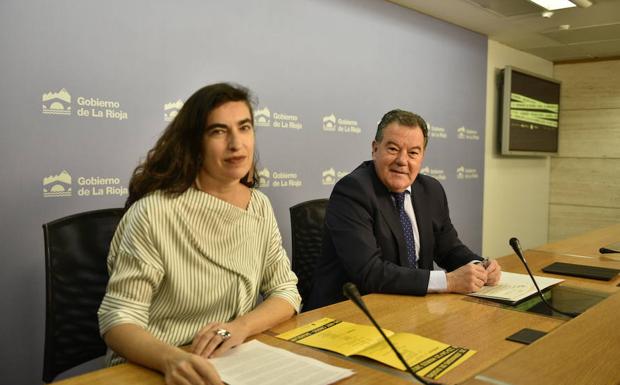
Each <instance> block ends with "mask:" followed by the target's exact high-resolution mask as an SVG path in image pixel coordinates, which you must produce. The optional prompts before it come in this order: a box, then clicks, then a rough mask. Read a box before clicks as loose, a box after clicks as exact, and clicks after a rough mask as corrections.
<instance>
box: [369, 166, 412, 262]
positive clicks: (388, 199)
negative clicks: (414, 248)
mask: <svg viewBox="0 0 620 385" xmlns="http://www.w3.org/2000/svg"><path fill="white" fill-rule="evenodd" d="M371 162H372V161H371ZM370 169H371V173H372V176H373V178H372V180H373V184H374V190H375V196H376V197H377V206H378V208H379V212H380V213H381V216H382V217H383V219H384V220H385V222H387V224H388V226H389V228H390V230H391V231H392V234H393V235H394V239H395V240H396V244H397V245H398V261H399V263H400V265H401V266H409V262H408V261H407V245H406V244H405V236H404V234H403V227H402V226H401V224H400V218H399V217H398V213H397V212H396V207H395V206H394V201H393V200H392V196H391V195H390V192H389V191H388V189H387V188H386V187H385V186H384V185H383V183H381V181H380V180H379V177H377V174H376V172H375V167H374V163H371V164H370Z"/></svg>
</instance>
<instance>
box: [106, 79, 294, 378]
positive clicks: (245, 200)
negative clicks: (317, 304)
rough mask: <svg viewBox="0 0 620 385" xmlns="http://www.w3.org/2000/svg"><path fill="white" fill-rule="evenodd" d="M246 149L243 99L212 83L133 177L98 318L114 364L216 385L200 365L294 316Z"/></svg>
mask: <svg viewBox="0 0 620 385" xmlns="http://www.w3.org/2000/svg"><path fill="white" fill-rule="evenodd" d="M254 143H255V137H254V127H253V113H252V106H251V103H250V98H249V94H248V91H247V90H246V89H244V88H242V87H238V86H232V85H230V84H225V83H220V84H213V85H210V86H207V87H204V88H202V89H200V90H198V91H197V92H196V93H195V94H194V95H192V96H191V97H190V98H189V99H188V100H187V102H186V103H185V105H184V106H183V108H182V109H181V110H180V111H179V114H178V115H177V117H176V118H175V120H174V121H173V122H172V123H171V124H170V125H169V126H168V128H167V129H166V130H165V132H164V133H163V134H162V136H161V138H160V139H159V140H158V141H157V143H156V145H155V147H154V148H153V149H151V150H150V151H149V153H148V155H147V158H146V160H144V162H143V163H142V164H141V165H139V166H138V167H137V168H136V170H135V171H134V173H133V176H132V178H131V181H130V184H129V198H128V199H127V205H126V207H128V210H127V212H126V214H125V216H124V217H123V219H122V221H121V223H120V224H119V227H118V229H117V230H116V234H115V236H114V239H113V240H112V244H111V246H110V254H109V257H108V268H109V270H110V281H109V283H108V288H107V292H106V295H105V297H104V299H103V301H102V303H101V307H100V309H99V324H100V331H101V334H102V336H103V338H104V340H105V342H106V344H107V345H108V347H109V349H108V356H107V359H108V362H109V363H110V364H114V363H118V362H122V361H123V360H124V359H127V360H129V361H132V362H136V363H139V364H142V365H144V366H147V367H150V368H153V369H156V370H159V371H160V372H162V373H164V375H165V379H166V383H167V384H188V383H189V384H201V383H203V381H205V382H206V383H213V384H219V383H221V382H220V379H219V377H218V375H217V373H216V372H215V370H214V369H213V367H212V366H211V365H210V364H209V363H208V361H207V360H206V359H205V358H207V357H211V356H217V355H219V354H222V353H223V352H225V351H227V350H229V349H230V348H232V347H234V346H237V345H239V344H241V343H242V342H243V341H244V340H245V339H246V338H247V337H248V336H250V335H253V334H257V333H260V332H262V331H264V330H266V329H269V328H270V327H272V326H274V325H276V324H278V323H280V322H282V321H284V320H286V319H288V318H290V317H291V316H293V315H294V314H295V312H297V311H298V310H299V306H300V301H301V299H300V297H299V294H298V292H297V288H296V282H297V278H296V277H295V275H294V274H293V273H292V272H291V270H290V266H289V260H288V257H287V256H286V253H285V251H284V249H283V248H282V243H281V237H280V233H279V230H278V227H277V223H276V220H275V217H274V215H273V210H272V208H271V205H270V203H269V200H268V199H267V197H266V196H265V195H264V194H262V193H261V192H259V191H257V190H255V189H254V188H253V187H254V186H255V184H256V183H257V179H256V178H257V174H256V171H255V170H256V167H255V163H254ZM260 294H262V295H263V296H264V298H265V300H264V301H263V302H262V303H261V304H260V305H258V306H256V303H257V300H258V299H259V295H260ZM190 343H191V347H190V349H189V350H183V349H180V348H179V347H178V346H183V345H189V344H190Z"/></svg>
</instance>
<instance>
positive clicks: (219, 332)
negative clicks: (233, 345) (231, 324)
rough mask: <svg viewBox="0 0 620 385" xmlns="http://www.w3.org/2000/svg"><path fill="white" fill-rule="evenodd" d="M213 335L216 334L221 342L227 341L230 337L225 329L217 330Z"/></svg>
mask: <svg viewBox="0 0 620 385" xmlns="http://www.w3.org/2000/svg"><path fill="white" fill-rule="evenodd" d="M215 334H217V335H218V336H220V337H222V340H224V341H226V340H227V339H229V338H230V337H231V334H230V332H229V331H228V330H226V329H217V330H216V331H215Z"/></svg>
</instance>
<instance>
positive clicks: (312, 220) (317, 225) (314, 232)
mask: <svg viewBox="0 0 620 385" xmlns="http://www.w3.org/2000/svg"><path fill="white" fill-rule="evenodd" d="M328 201H329V200H328V199H315V200H311V201H306V202H302V203H299V204H297V205H295V206H293V207H291V208H290V209H289V210H290V213H291V233H292V238H293V255H292V268H293V271H294V272H295V274H296V275H297V278H298V279H299V281H298V283H297V289H298V290H299V294H300V295H301V299H302V302H303V303H305V302H306V300H307V299H308V296H309V295H310V290H311V289H312V276H313V275H314V268H315V266H316V261H317V259H318V258H319V256H320V255H321V252H322V245H323V226H324V225H323V220H324V218H325V209H326V208H327V202H328Z"/></svg>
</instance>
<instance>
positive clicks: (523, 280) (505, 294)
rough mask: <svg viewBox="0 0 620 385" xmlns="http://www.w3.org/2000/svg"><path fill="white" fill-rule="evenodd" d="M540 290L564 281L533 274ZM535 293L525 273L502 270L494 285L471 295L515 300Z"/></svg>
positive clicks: (532, 284)
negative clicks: (497, 281) (497, 282)
mask: <svg viewBox="0 0 620 385" xmlns="http://www.w3.org/2000/svg"><path fill="white" fill-rule="evenodd" d="M534 278H535V279H536V283H537V284H538V287H539V288H540V290H543V289H545V288H547V287H549V286H553V285H555V284H557V283H560V282H562V281H564V280H563V279H557V278H548V277H539V276H536V275H535V276H534ZM532 294H536V287H535V286H534V283H533V282H532V279H531V278H530V276H529V275H527V274H518V273H509V272H507V271H502V276H501V278H500V280H499V284H497V285H496V286H483V287H482V289H480V290H479V291H477V292H475V293H471V294H469V295H470V296H473V297H482V298H496V299H500V300H506V301H510V302H516V301H519V300H521V299H523V298H527V297H529V296H530V295H532Z"/></svg>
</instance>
